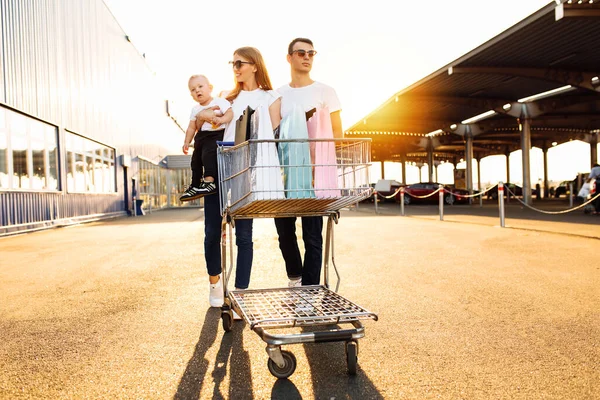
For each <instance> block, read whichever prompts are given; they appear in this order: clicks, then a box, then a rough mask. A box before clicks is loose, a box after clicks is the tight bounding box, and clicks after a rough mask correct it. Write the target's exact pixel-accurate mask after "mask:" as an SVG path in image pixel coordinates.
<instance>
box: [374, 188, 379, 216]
mask: <svg viewBox="0 0 600 400" xmlns="http://www.w3.org/2000/svg"><path fill="white" fill-rule="evenodd" d="M373 203H375V214H379V208H377V190H373Z"/></svg>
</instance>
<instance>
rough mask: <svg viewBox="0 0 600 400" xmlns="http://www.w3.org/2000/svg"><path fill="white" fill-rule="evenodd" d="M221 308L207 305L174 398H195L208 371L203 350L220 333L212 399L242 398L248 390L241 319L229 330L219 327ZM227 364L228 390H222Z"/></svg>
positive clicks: (243, 325)
mask: <svg viewBox="0 0 600 400" xmlns="http://www.w3.org/2000/svg"><path fill="white" fill-rule="evenodd" d="M220 322H221V310H220V309H218V308H210V309H209V310H208V311H207V312H206V316H205V319H204V325H203V326H202V331H201V333H200V337H199V338H198V343H197V344H196V348H195V350H194V354H193V355H192V358H190V360H189V361H188V365H187V367H186V369H185V372H184V373H183V376H182V377H181V380H180V381H179V386H178V388H177V392H176V393H175V395H174V396H173V398H174V399H181V400H183V399H199V398H200V395H201V393H202V385H203V384H204V383H205V382H206V378H207V374H208V372H209V370H208V367H209V362H208V360H207V359H206V353H207V352H208V350H209V349H210V348H211V347H212V345H213V344H214V342H215V339H216V338H217V335H221V345H220V347H219V350H218V352H217V356H216V360H215V367H214V369H213V371H212V373H211V376H212V378H213V382H211V384H212V385H213V386H214V389H213V396H212V398H213V399H242V398H247V397H248V394H249V393H252V376H251V375H250V358H249V357H248V352H247V351H245V350H244V346H243V339H242V337H243V332H244V328H245V324H244V323H234V324H233V329H232V331H231V332H229V333H224V331H223V330H221V329H219V324H220ZM228 365H229V366H230V371H229V373H230V379H231V382H230V385H229V393H225V394H224V393H222V388H221V384H222V383H223V381H224V380H225V377H226V376H227V366H228Z"/></svg>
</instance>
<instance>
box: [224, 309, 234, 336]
mask: <svg viewBox="0 0 600 400" xmlns="http://www.w3.org/2000/svg"><path fill="white" fill-rule="evenodd" d="M221 319H222V320H223V330H224V331H225V332H231V326H232V325H233V319H232V318H231V314H229V313H228V312H224V313H221Z"/></svg>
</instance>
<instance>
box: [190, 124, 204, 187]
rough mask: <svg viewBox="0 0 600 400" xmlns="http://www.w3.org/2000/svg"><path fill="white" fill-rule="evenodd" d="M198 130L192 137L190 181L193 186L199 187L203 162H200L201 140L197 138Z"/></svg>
mask: <svg viewBox="0 0 600 400" xmlns="http://www.w3.org/2000/svg"><path fill="white" fill-rule="evenodd" d="M199 133H200V132H198V133H197V134H196V138H195V139H194V151H193V152H192V162H191V164H190V166H191V167H192V183H191V185H192V186H193V187H195V188H197V187H200V182H202V172H203V164H202V141H201V140H198V139H199V138H198V134H199Z"/></svg>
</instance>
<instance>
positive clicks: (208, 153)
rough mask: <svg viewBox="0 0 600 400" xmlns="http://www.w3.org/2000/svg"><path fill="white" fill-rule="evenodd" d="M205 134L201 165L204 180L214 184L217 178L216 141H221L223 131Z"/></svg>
mask: <svg viewBox="0 0 600 400" xmlns="http://www.w3.org/2000/svg"><path fill="white" fill-rule="evenodd" d="M205 133H206V138H205V139H204V142H203V144H202V164H203V165H204V178H205V181H207V182H214V181H215V180H214V178H215V176H217V171H218V167H217V141H218V140H222V139H223V131H217V132H215V133H213V132H210V133H209V132H205ZM209 177H210V179H209Z"/></svg>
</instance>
